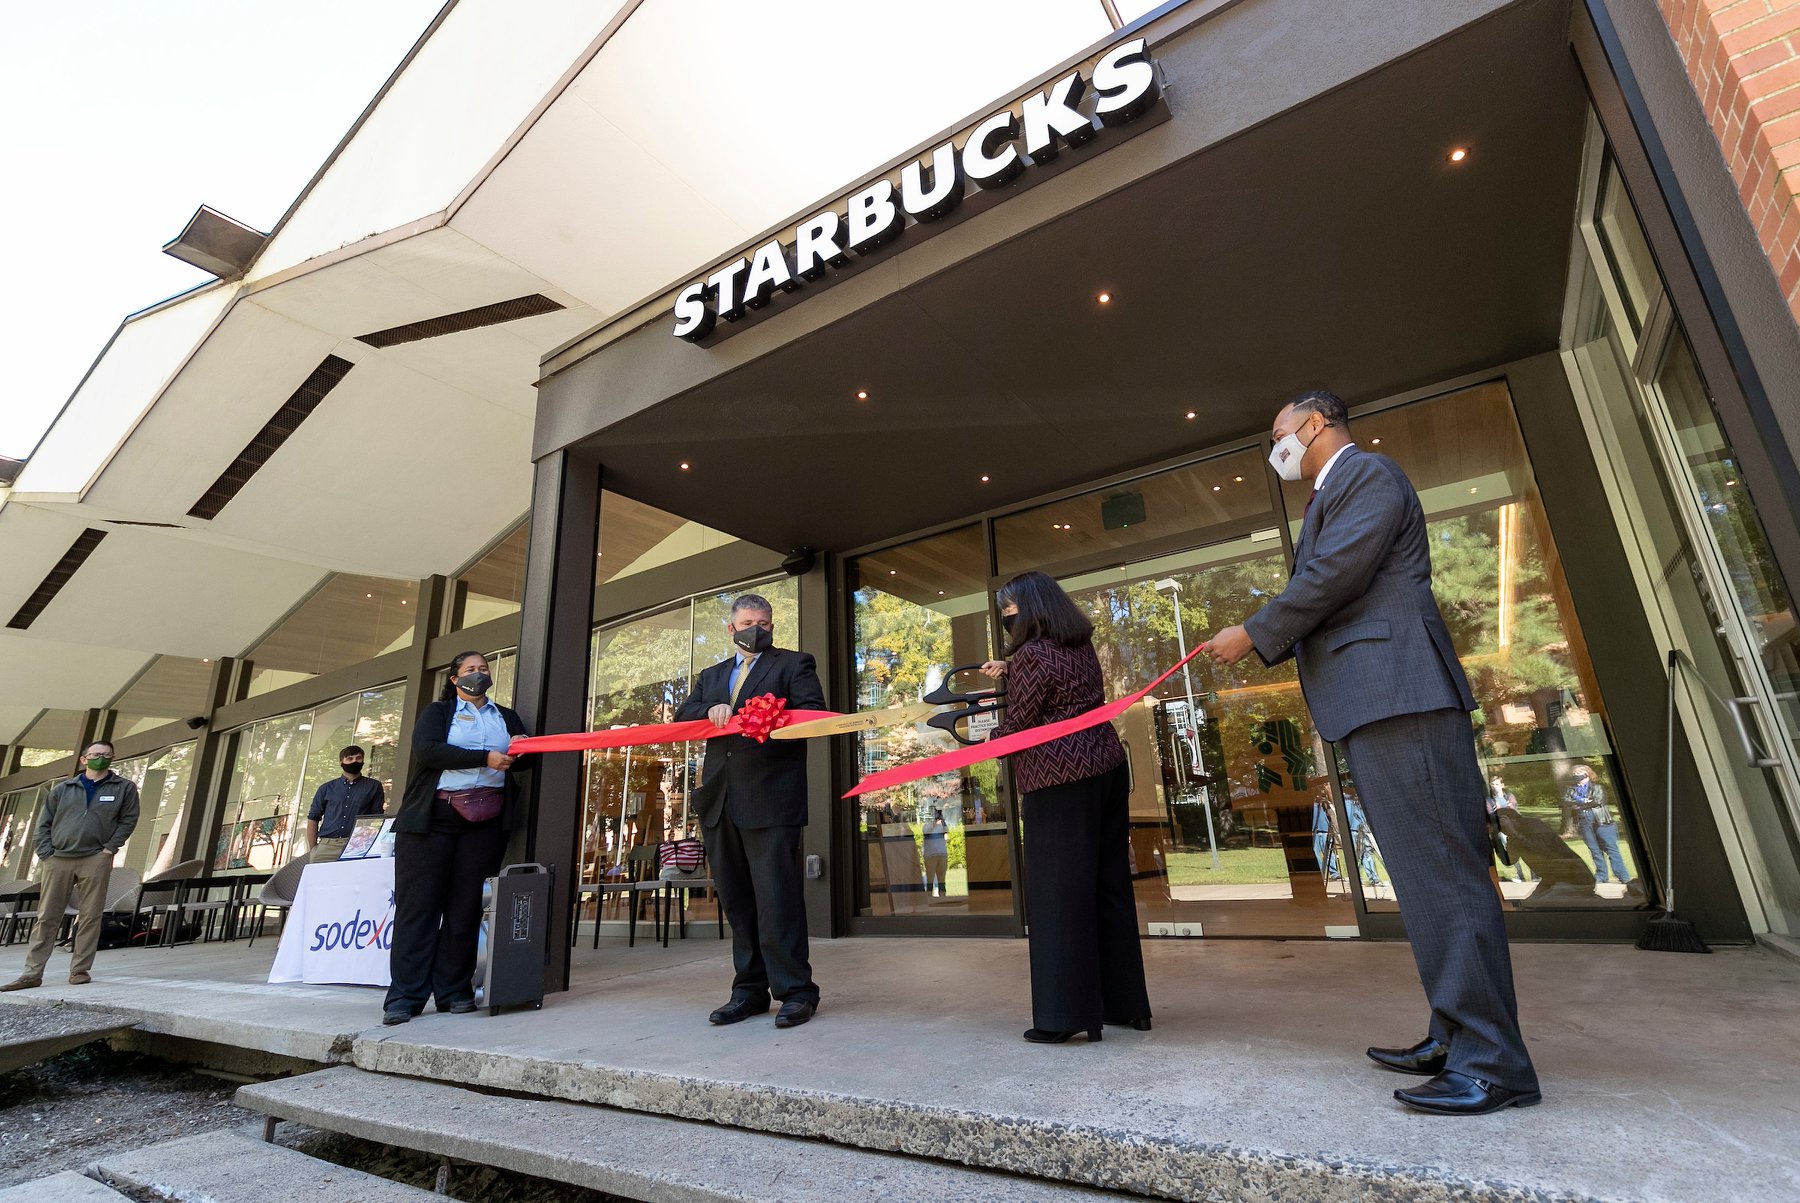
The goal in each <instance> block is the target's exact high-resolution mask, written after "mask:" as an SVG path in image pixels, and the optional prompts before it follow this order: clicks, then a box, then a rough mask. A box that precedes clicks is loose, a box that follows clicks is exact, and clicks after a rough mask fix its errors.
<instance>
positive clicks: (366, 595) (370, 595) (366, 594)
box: [363, 593, 375, 597]
mask: <svg viewBox="0 0 1800 1203" xmlns="http://www.w3.org/2000/svg"><path fill="white" fill-rule="evenodd" d="M363 596H364V597H374V596H375V595H374V594H373V593H365V594H363Z"/></svg>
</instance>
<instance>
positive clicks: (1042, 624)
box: [982, 572, 1150, 1044]
mask: <svg viewBox="0 0 1800 1203" xmlns="http://www.w3.org/2000/svg"><path fill="white" fill-rule="evenodd" d="M998 601H999V604H1000V625H1001V626H1002V627H1003V628H1004V629H1005V631H1006V634H1007V657H1006V659H1004V660H991V661H989V662H988V663H987V664H985V665H983V666H982V671H983V672H984V673H986V674H987V675H988V676H990V677H999V676H1005V678H1006V709H1005V711H1004V712H1003V714H1002V717H1001V720H1000V727H999V730H998V731H997V732H996V734H997V735H1010V734H1012V733H1013V732H1015V731H1021V730H1024V729H1026V728H1029V727H1036V726H1041V725H1043V724H1045V723H1053V722H1056V721H1058V720H1060V719H1066V718H1072V717H1074V716H1076V715H1079V714H1083V713H1085V712H1087V711H1089V710H1092V709H1094V708H1095V707H1097V706H1099V705H1101V704H1102V703H1104V702H1105V700H1106V697H1105V692H1104V689H1103V687H1102V679H1101V675H1100V661H1099V659H1098V657H1096V656H1095V655H1094V642H1093V636H1094V628H1093V624H1092V623H1090V622H1089V621H1088V620H1087V617H1086V616H1085V615H1083V614H1082V612H1081V611H1080V609H1078V608H1077V607H1076V605H1075V603H1074V602H1073V601H1071V600H1070V599H1069V595H1068V594H1067V593H1064V592H1063V591H1062V588H1061V587H1060V586H1058V585H1057V583H1056V582H1055V581H1053V580H1051V579H1050V578H1049V577H1047V576H1045V575H1044V574H1043V573H1041V572H1027V573H1024V574H1022V575H1020V576H1016V577H1014V578H1013V579H1012V580H1010V581H1008V582H1007V583H1006V585H1005V586H1004V587H1003V588H1002V589H1001V590H1000V593H999V597H998ZM1008 760H1009V762H1010V763H1011V765H1012V771H1013V782H1014V784H1015V785H1017V786H1018V788H1019V791H1020V793H1021V794H1022V801H1021V805H1022V812H1021V813H1022V816H1023V820H1024V824H1025V907H1026V914H1027V916H1028V917H1029V920H1030V934H1029V943H1030V948H1031V1023H1032V1026H1031V1028H1030V1030H1029V1031H1027V1032H1026V1033H1025V1039H1027V1040H1029V1041H1031V1042H1032V1043H1034V1044H1061V1043H1063V1042H1064V1041H1066V1040H1068V1038H1069V1037H1070V1036H1073V1035H1075V1034H1076V1033H1078V1032H1085V1033H1087V1038H1088V1041H1089V1042H1090V1043H1092V1042H1094V1041H1097V1040H1099V1039H1100V1037H1101V1027H1102V1025H1103V1024H1107V1023H1111V1024H1123V1025H1129V1026H1131V1027H1133V1028H1136V1029H1137V1030H1138V1031H1140V1032H1142V1031H1148V1030H1149V1028H1150V996H1149V993H1148V991H1147V990H1146V988H1145V986H1144V957H1143V952H1142V950H1141V949H1140V947H1139V946H1138V930H1137V906H1136V903H1135V902H1134V900H1133V898H1132V892H1131V865H1130V860H1129V855H1130V854H1129V845H1128V840H1129V835H1128V829H1127V819H1128V801H1129V799H1128V794H1129V786H1128V780H1127V776H1126V769H1125V748H1124V745H1122V744H1121V743H1120V742H1119V736H1118V734H1117V732H1115V731H1114V730H1113V728H1112V724H1110V723H1101V724H1100V725H1098V726H1095V727H1089V728H1087V729H1086V730H1082V731H1076V732H1074V733H1072V734H1069V735H1065V736H1063V737H1062V738H1060V739H1054V740H1051V741H1050V742H1048V743H1045V744H1041V745H1039V746H1037V747H1035V748H1026V749H1023V750H1021V751H1019V752H1016V753H1014V754H1013V755H1012V756H1010V757H1008Z"/></svg>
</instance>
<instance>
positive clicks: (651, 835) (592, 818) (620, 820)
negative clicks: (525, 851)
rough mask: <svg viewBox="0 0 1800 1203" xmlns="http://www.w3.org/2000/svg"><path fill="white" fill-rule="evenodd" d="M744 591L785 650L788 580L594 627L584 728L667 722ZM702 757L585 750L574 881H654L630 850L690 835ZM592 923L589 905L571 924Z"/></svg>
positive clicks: (682, 749)
mask: <svg viewBox="0 0 1800 1203" xmlns="http://www.w3.org/2000/svg"><path fill="white" fill-rule="evenodd" d="M603 521H604V519H603ZM683 554H686V553H683ZM745 593H758V594H761V595H762V596H763V597H765V598H767V599H768V601H769V603H770V605H771V606H772V607H773V608H774V617H775V642H776V643H777V644H778V645H780V646H784V647H792V646H793V645H794V639H795V637H796V634H797V632H798V629H799V622H800V611H799V596H800V594H799V582H798V581H796V580H795V579H794V578H792V577H779V578H776V579H773V580H769V581H764V582H761V583H759V584H752V585H745V586H743V587H741V588H738V589H733V590H729V591H722V592H719V593H716V594H702V595H700V596H698V597H692V598H689V599H688V600H686V601H684V602H680V603H677V604H676V605H674V606H671V607H670V608H668V609H666V610H662V611H659V612H657V613H655V614H650V615H646V616H644V617H642V618H635V619H632V620H630V621H628V622H623V623H618V624H615V625H612V626H608V627H603V628H600V629H598V630H596V631H595V632H594V635H593V640H592V642H591V644H590V647H591V655H592V657H593V660H592V670H591V672H590V674H589V682H590V685H589V698H588V704H589V723H590V727H591V729H593V730H601V729H604V728H609V727H625V726H638V725H641V724H646V723H667V722H673V721H674V716H675V711H676V709H677V708H678V707H679V706H680V705H681V703H682V702H684V701H686V700H687V696H688V692H689V690H690V689H691V688H692V683H693V680H694V677H695V675H696V674H698V673H699V671H700V670H701V669H703V668H706V667H707V666H709V665H711V664H713V663H715V662H716V661H718V660H720V659H723V658H724V657H725V656H726V655H727V654H729V650H728V649H729V642H730V641H729V639H728V638H727V637H726V635H725V620H726V616H727V615H728V614H729V612H730V608H731V602H732V600H733V599H734V598H736V597H739V596H741V595H742V594H745ZM496 676H498V673H496ZM704 753H705V748H704V746H703V745H702V744H700V743H698V742H694V743H677V744H655V745H649V746H643V747H634V748H620V749H616V750H615V749H606V750H601V751H596V752H589V753H588V754H587V757H586V761H585V773H586V781H585V786H584V791H583V803H582V826H581V854H580V855H581V874H582V876H581V880H582V881H584V882H611V881H619V880H624V879H626V878H628V877H631V876H633V875H636V876H640V877H642V876H654V875H655V867H654V865H653V864H641V863H636V862H634V860H633V854H634V853H635V854H636V856H637V857H639V858H642V859H647V858H649V857H651V856H653V853H654V849H655V847H656V845H657V844H659V843H661V842H663V841H664V840H670V839H679V838H681V837H682V836H684V835H694V836H696V837H698V836H699V832H698V829H697V823H696V820H695V819H694V817H693V816H692V815H691V814H690V813H689V811H688V797H689V791H690V789H692V788H693V787H694V786H696V785H698V784H699V777H700V765H701V760H702V758H703V756H704ZM588 905H589V907H590V908H591V907H592V905H593V904H592V902H591V901H590V902H589V904H588ZM715 906H716V903H715V902H714V901H713V900H712V899H710V898H698V897H696V898H694V899H692V900H690V905H689V909H688V914H689V917H690V918H701V919H711V918H714V917H715V916H716V915H717V911H716V910H715V909H714V907H715ZM620 916H621V917H622V916H623V912H620ZM595 917H596V916H595V913H594V911H593V910H592V909H589V910H588V911H586V912H584V913H583V914H582V915H581V916H579V917H578V918H580V919H592V918H595Z"/></svg>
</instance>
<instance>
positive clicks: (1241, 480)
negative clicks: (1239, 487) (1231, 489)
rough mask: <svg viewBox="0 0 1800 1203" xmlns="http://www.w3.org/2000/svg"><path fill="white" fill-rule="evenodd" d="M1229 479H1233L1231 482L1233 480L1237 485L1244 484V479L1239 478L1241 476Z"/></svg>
mask: <svg viewBox="0 0 1800 1203" xmlns="http://www.w3.org/2000/svg"><path fill="white" fill-rule="evenodd" d="M1231 479H1233V480H1235V481H1237V482H1238V483H1239V484H1243V483H1244V478H1243V477H1241V476H1234V477H1232V478H1231Z"/></svg>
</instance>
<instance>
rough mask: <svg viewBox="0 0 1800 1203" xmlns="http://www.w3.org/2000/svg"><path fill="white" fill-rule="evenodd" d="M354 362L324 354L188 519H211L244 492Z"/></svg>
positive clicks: (223, 473) (206, 493)
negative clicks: (251, 479)
mask: <svg viewBox="0 0 1800 1203" xmlns="http://www.w3.org/2000/svg"><path fill="white" fill-rule="evenodd" d="M355 366H356V365H355V364H353V363H351V362H350V361H349V360H348V359H339V358H338V357H337V356H335V355H327V356H326V357H325V358H324V360H323V361H321V362H320V364H319V366H318V367H316V368H314V369H313V370H312V375H310V376H308V377H307V378H306V380H305V381H304V382H303V383H302V384H301V385H300V387H299V388H297V389H295V390H294V395H293V396H291V397H289V398H288V399H287V400H286V401H284V402H282V404H281V408H280V409H278V410H276V411H275V416H274V417H272V418H270V419H269V420H268V421H267V422H265V423H263V428H262V429H261V430H259V431H257V432H256V437H255V438H253V439H251V440H250V444H249V446H247V447H245V448H244V449H243V450H242V451H240V452H238V456H237V458H236V459H234V460H232V461H231V463H230V464H228V465H226V468H225V471H223V472H221V473H220V474H219V479H218V480H215V481H214V482H213V486H212V488H210V489H208V490H206V492H205V493H203V494H202V495H201V497H200V500H199V501H196V502H195V503H194V505H193V508H192V509H190V510H188V517H190V518H206V519H212V518H217V517H218V516H219V511H220V510H222V509H224V508H225V506H226V505H227V504H228V503H229V502H230V501H231V499H232V498H233V497H236V496H237V495H238V494H239V493H240V492H242V491H243V488H244V486H245V485H247V484H249V483H250V478H251V477H252V476H255V475H256V474H257V473H258V472H260V471H261V470H262V466H263V465H264V464H266V463H268V462H269V457H270V456H272V455H274V454H275V453H276V452H277V451H279V450H280V449H281V445H282V444H283V443H285V442H287V441H288V436H290V435H292V434H293V433H294V431H296V430H298V429H300V423H302V422H304V421H306V419H307V418H308V417H309V416H311V414H312V411H313V410H315V409H317V408H318V407H319V402H321V401H323V400H324V399H325V397H326V394H328V393H330V392H331V390H332V389H334V388H336V387H337V386H338V382H339V381H340V380H342V379H343V378H344V377H345V376H347V375H349V373H350V369H351V368H353V367H355Z"/></svg>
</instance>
